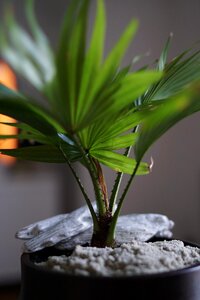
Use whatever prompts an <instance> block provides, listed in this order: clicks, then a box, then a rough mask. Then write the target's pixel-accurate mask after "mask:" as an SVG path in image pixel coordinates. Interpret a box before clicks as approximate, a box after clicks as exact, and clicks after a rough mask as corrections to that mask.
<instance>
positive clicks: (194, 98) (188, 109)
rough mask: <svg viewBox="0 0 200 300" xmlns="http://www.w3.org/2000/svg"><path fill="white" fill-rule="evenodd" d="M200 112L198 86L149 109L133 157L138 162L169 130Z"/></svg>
mask: <svg viewBox="0 0 200 300" xmlns="http://www.w3.org/2000/svg"><path fill="white" fill-rule="evenodd" d="M199 110H200V101H199V84H198V85H193V86H192V87H191V88H190V89H189V90H186V91H185V92H184V93H182V94H180V95H177V96H176V97H175V98H172V99H168V100H167V101H163V103H162V104H160V105H158V106H157V108H155V107H154V109H153V110H152V108H151V109H150V112H149V116H147V117H146V120H145V121H144V122H143V124H142V127H141V129H140V132H139V137H138V141H137V142H136V145H135V155H136V159H137V161H140V160H141V159H142V157H143V155H144V154H145V152H146V151H147V150H148V148H149V147H150V146H151V145H152V144H153V143H154V142H155V141H156V140H157V139H158V138H159V137H161V136H162V135H163V134H164V133H165V132H166V131H167V130H168V129H169V128H171V127H172V126H174V125H175V124H176V123H177V122H179V121H180V120H182V119H184V118H185V117H187V116H189V115H191V114H193V113H195V112H197V111H199Z"/></svg>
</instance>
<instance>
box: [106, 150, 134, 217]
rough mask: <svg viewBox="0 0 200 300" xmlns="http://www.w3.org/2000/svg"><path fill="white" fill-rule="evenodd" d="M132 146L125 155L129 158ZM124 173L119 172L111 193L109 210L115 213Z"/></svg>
mask: <svg viewBox="0 0 200 300" xmlns="http://www.w3.org/2000/svg"><path fill="white" fill-rule="evenodd" d="M131 149H132V146H130V147H128V148H127V149H126V151H125V153H124V155H125V156H127V157H128V156H129V155H130V152H131ZM123 175H124V173H122V172H119V173H118V174H117V177H116V179H115V183H114V186H113V189H112V192H111V197H110V204H109V210H110V211H111V212H112V213H114V208H115V204H116V202H117V196H118V193H119V189H120V185H121V182H122V178H123Z"/></svg>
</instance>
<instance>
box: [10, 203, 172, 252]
mask: <svg viewBox="0 0 200 300" xmlns="http://www.w3.org/2000/svg"><path fill="white" fill-rule="evenodd" d="M173 226H174V223H173V221H171V220H169V219H168V218H167V217H166V216H164V215H160V214H132V215H126V216H120V217H119V220H118V223H117V227H116V241H117V243H119V244H121V243H124V242H131V241H134V240H138V241H147V240H149V239H150V238H152V237H154V236H159V237H171V236H172V233H171V229H172V227H173ZM91 236H92V219H91V216H90V213H89V210H88V208H87V207H86V206H84V207H81V208H79V209H77V210H75V211H73V212H72V213H69V214H62V215H57V216H54V217H52V218H48V219H46V220H42V221H39V222H36V223H34V224H31V225H29V226H26V227H24V228H22V229H21V230H19V231H18V232H17V233H16V237H17V238H19V239H23V240H27V241H26V242H25V243H24V249H23V251H24V252H35V251H38V250H41V249H43V248H45V247H50V246H56V247H57V248H59V249H72V248H74V247H75V246H76V245H77V244H86V243H88V242H89V241H90V239H91Z"/></svg>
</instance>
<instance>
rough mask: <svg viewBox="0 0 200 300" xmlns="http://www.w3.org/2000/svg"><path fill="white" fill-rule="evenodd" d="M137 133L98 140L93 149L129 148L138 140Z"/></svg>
mask: <svg viewBox="0 0 200 300" xmlns="http://www.w3.org/2000/svg"><path fill="white" fill-rule="evenodd" d="M136 139H137V134H136V133H129V134H126V135H123V136H119V137H116V138H113V139H109V140H105V141H102V142H96V143H95V144H94V145H93V146H92V148H91V150H92V151H98V150H99V149H102V150H103V149H104V150H106V149H107V150H119V149H123V148H127V147H129V146H133V145H134V144H135V142H136Z"/></svg>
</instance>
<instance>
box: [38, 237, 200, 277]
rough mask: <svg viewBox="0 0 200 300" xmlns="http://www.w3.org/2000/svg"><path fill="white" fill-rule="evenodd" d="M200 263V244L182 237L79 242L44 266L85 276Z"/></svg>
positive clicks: (147, 271) (125, 273) (159, 270)
mask: <svg viewBox="0 0 200 300" xmlns="http://www.w3.org/2000/svg"><path fill="white" fill-rule="evenodd" d="M198 263H200V248H196V247H191V246H184V244H183V242H182V241H178V240H172V241H159V242H154V243H146V242H138V241H135V242H133V243H129V244H122V245H121V246H120V247H118V248H115V249H112V248H94V247H82V246H76V248H75V250H74V252H73V253H72V255H71V256H68V257H67V256H52V257H49V259H48V261H47V262H43V263H40V264H39V265H42V266H44V267H47V268H50V269H53V270H57V271H61V272H67V273H69V274H76V275H83V276H90V275H92V276H112V277H113V276H122V275H123V276H124V275H125V276H131V275H136V274H151V273H158V272H165V271H170V270H177V269H182V268H185V267H188V266H191V265H194V264H198Z"/></svg>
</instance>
